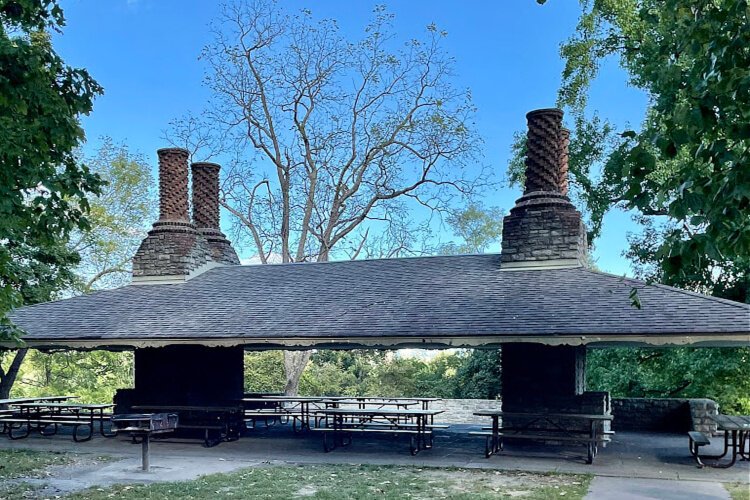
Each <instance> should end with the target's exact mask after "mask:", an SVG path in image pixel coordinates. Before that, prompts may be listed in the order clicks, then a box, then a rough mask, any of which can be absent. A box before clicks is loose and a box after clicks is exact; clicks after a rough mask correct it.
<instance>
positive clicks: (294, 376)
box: [284, 351, 312, 396]
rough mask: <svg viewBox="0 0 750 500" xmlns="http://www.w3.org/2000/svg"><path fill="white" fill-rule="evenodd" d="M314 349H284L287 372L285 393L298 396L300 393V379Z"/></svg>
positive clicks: (285, 369)
mask: <svg viewBox="0 0 750 500" xmlns="http://www.w3.org/2000/svg"><path fill="white" fill-rule="evenodd" d="M311 355H312V351H284V371H285V372H286V387H285V388H284V394H286V395H287V396H297V395H298V394H299V379H300V378H302V372H304V371H305V367H306V366H307V362H308V361H309V360H310V356H311Z"/></svg>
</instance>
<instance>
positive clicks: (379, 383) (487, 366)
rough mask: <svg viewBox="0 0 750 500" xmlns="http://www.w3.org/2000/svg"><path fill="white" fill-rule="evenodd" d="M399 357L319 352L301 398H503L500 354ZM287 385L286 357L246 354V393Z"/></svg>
mask: <svg viewBox="0 0 750 500" xmlns="http://www.w3.org/2000/svg"><path fill="white" fill-rule="evenodd" d="M396 353H397V351H382V350H364V349H363V350H352V351H335V350H321V351H316V352H315V353H313V355H312V357H311V358H310V363H309V364H308V365H307V367H306V368H305V371H304V372H303V374H302V377H301V379H300V394H303V395H315V396H319V395H326V396H385V397H416V396H423V397H439V398H487V399H495V398H496V397H498V396H499V394H500V353H499V351H498V350H475V351H447V352H441V353H439V354H438V355H437V356H434V357H432V358H430V359H419V358H416V357H407V356H403V355H398V354H396ZM284 384H285V378H284V370H283V353H282V352H281V351H262V352H249V353H246V354H245V390H247V391H249V392H278V391H282V390H283V389H284Z"/></svg>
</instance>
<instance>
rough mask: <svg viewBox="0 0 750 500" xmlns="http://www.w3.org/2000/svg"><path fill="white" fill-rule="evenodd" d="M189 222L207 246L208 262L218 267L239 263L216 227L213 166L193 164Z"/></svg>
mask: <svg viewBox="0 0 750 500" xmlns="http://www.w3.org/2000/svg"><path fill="white" fill-rule="evenodd" d="M190 168H191V170H192V172H193V222H194V223H195V226H196V227H197V228H198V232H199V233H200V234H201V235H203V237H204V238H205V239H206V241H207V242H208V246H209V248H210V249H211V258H212V259H213V260H214V262H218V263H220V264H239V263H240V259H239V258H238V257H237V253H236V252H235V251H234V248H232V244H231V243H230V242H229V240H228V239H227V238H226V236H224V233H222V232H221V229H220V225H219V170H221V166H219V165H217V164H216V163H193V164H192V165H191V166H190Z"/></svg>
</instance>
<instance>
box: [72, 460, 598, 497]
mask: <svg viewBox="0 0 750 500" xmlns="http://www.w3.org/2000/svg"><path fill="white" fill-rule="evenodd" d="M590 482H591V477H590V476H587V475H572V474H570V475H568V474H532V473H523V472H500V471H487V470H467V469H439V468H428V467H424V468H418V467H396V466H365V465H296V466H274V467H271V466H269V467H255V468H250V469H243V470H241V471H238V472H233V473H229V474H212V475H209V476H203V477H200V478H198V479H196V480H194V481H184V482H171V483H156V484H150V485H117V486H113V487H111V488H90V489H87V490H83V491H81V492H78V493H75V494H73V495H71V496H70V497H69V498H80V499H93V500H97V499H109V498H117V499H118V500H128V499H134V500H135V499H137V500H140V499H170V498H174V499H177V498H179V499H203V498H211V499H212V500H215V499H224V498H226V499H245V498H248V499H249V498H253V499H259V498H270V499H276V498H311V499H331V500H334V499H335V500H338V499H350V498H363V499H364V498H367V499H369V498H371V497H378V498H384V499H394V500H395V499H399V500H400V499H405V498H411V499H424V500H427V499H441V498H450V499H466V500H468V499H472V500H474V499H480V500H481V499H492V498H523V499H525V500H542V499H545V500H546V499H550V498H565V499H582V498H583V496H584V495H585V494H586V492H587V491H588V487H589V483H590Z"/></svg>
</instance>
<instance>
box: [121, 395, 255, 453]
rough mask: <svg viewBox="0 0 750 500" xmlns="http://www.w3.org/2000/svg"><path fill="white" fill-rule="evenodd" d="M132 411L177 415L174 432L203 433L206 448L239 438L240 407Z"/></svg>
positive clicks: (152, 407) (151, 407)
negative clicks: (194, 431)
mask: <svg viewBox="0 0 750 500" xmlns="http://www.w3.org/2000/svg"><path fill="white" fill-rule="evenodd" d="M133 409H134V410H146V411H150V412H151V411H152V412H157V413H175V414H177V415H178V420H177V426H176V430H180V429H184V430H198V431H203V445H204V446H205V447H206V448H210V447H212V446H216V445H217V444H219V443H221V442H222V441H236V440H237V439H239V438H240V433H241V427H242V407H241V406H199V405H134V406H133Z"/></svg>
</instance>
